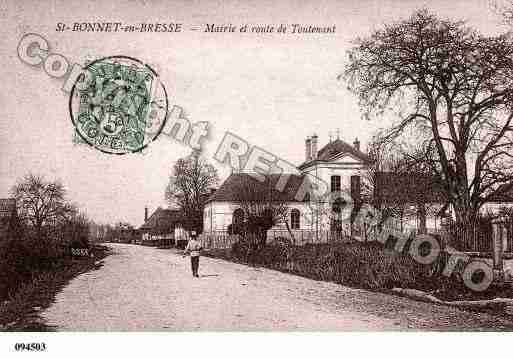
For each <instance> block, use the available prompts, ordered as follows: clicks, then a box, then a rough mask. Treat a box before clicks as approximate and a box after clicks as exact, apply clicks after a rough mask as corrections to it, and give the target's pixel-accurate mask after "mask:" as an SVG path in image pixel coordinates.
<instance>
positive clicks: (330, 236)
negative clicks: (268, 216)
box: [267, 230, 351, 246]
mask: <svg viewBox="0 0 513 359" xmlns="http://www.w3.org/2000/svg"><path fill="white" fill-rule="evenodd" d="M291 234H292V235H291ZM283 239H285V240H287V241H290V242H291V243H292V244H293V245H296V246H304V245H306V244H321V243H335V242H337V243H340V242H349V241H350V240H351V237H350V236H349V235H348V234H346V233H344V232H340V231H329V230H319V231H314V230H292V231H291V232H289V231H287V230H269V231H267V242H268V243H273V242H274V241H279V240H283Z"/></svg>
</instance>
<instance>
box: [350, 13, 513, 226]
mask: <svg viewBox="0 0 513 359" xmlns="http://www.w3.org/2000/svg"><path fill="white" fill-rule="evenodd" d="M512 54H513V41H512V37H511V35H510V34H504V35H500V36H490V37H487V36H484V35H481V34H479V33H478V32H477V31H475V30H473V29H470V28H468V27H466V26H465V24H464V23H463V22H454V21H450V20H441V19H439V18H437V17H436V16H435V15H433V14H430V13H429V12H427V11H426V10H420V11H417V12H415V13H414V14H413V15H412V16H411V17H410V18H409V19H407V20H404V21H401V22H398V23H394V24H390V25H387V26H385V27H384V28H383V29H382V30H379V31H375V32H374V33H373V34H372V35H371V36H369V37H367V38H364V39H358V40H357V41H356V43H355V47H354V48H353V49H352V50H350V51H349V64H348V65H347V67H346V70H345V73H344V77H345V78H346V79H347V80H348V82H349V88H350V90H352V91H353V92H354V93H356V94H357V95H358V98H359V101H360V105H361V107H362V109H363V111H364V115H365V117H367V118H372V117H374V116H376V115H383V114H384V113H391V112H395V113H396V115H398V117H399V121H398V122H397V123H395V124H394V125H393V126H392V127H391V128H390V129H389V131H388V133H387V138H388V139H393V138H397V137H398V136H399V135H401V134H403V133H404V132H405V131H406V130H407V129H408V128H411V127H414V126H418V127H422V128H424V129H425V130H426V131H428V133H429V135H430V136H429V137H430V141H431V143H432V146H433V148H434V149H435V152H436V161H437V162H438V165H437V166H433V169H434V170H435V171H437V175H438V177H439V178H440V179H441V181H442V184H443V188H444V191H445V192H446V195H447V200H448V202H449V203H451V204H452V206H453V208H454V210H455V214H456V220H457V221H458V222H464V223H469V222H472V221H473V220H474V219H475V218H476V216H477V214H478V212H479V209H480V207H481V206H482V204H483V203H485V202H486V201H487V200H488V199H489V198H490V197H491V196H494V195H496V194H498V192H499V191H503V190H506V189H508V186H501V185H503V184H511V185H513V182H512V179H513V155H512V154H511V153H513V152H512V150H513V136H512V131H511V130H512V127H511V121H512V119H513V110H512V107H511V104H512V99H513V58H512ZM471 157H472V158H471ZM469 159H471V161H469Z"/></svg>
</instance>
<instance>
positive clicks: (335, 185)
mask: <svg viewBox="0 0 513 359" xmlns="http://www.w3.org/2000/svg"><path fill="white" fill-rule="evenodd" d="M338 191H340V176H331V192H338Z"/></svg>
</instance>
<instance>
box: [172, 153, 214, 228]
mask: <svg viewBox="0 0 513 359" xmlns="http://www.w3.org/2000/svg"><path fill="white" fill-rule="evenodd" d="M218 182H219V177H218V175H217V170H216V169H215V167H214V166H212V165H211V164H209V163H207V162H206V161H205V160H204V159H203V158H202V157H201V156H200V153H199V152H198V151H194V152H193V153H192V154H191V155H189V156H187V157H185V158H181V159H179V160H178V161H176V163H175V164H174V166H173V172H172V174H171V177H170V179H169V184H168V185H167V187H166V192H165V197H166V199H167V201H168V202H169V203H170V204H171V205H172V206H176V207H178V208H180V209H181V211H182V214H183V221H182V224H183V226H184V228H185V229H186V230H188V231H196V232H198V233H201V232H202V230H203V208H204V206H205V202H206V200H207V199H208V197H209V195H210V190H211V189H212V188H214V187H216V186H217V184H218Z"/></svg>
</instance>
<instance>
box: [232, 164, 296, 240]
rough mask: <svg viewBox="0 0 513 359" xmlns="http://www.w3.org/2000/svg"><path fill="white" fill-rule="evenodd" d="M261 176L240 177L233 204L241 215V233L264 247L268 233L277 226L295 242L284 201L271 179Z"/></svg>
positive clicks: (288, 211) (287, 208)
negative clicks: (259, 177)
mask: <svg viewBox="0 0 513 359" xmlns="http://www.w3.org/2000/svg"><path fill="white" fill-rule="evenodd" d="M262 176H263V180H262V181H261V180H258V179H256V178H253V177H251V175H249V174H246V175H242V176H241V177H240V178H241V181H240V182H239V183H238V186H237V189H236V191H235V193H236V194H235V197H236V200H235V203H236V204H237V205H238V207H239V208H240V209H241V210H242V212H243V214H244V218H243V223H242V228H240V229H241V230H242V232H244V233H245V234H246V235H247V234H252V235H256V236H257V237H258V238H259V239H260V245H261V246H265V244H266V239H267V231H268V230H269V229H271V228H272V227H274V226H276V225H285V228H286V229H287V231H288V233H289V235H290V236H291V238H292V241H293V242H294V234H293V233H292V230H291V228H290V225H289V221H288V216H289V214H290V208H289V206H288V204H287V201H285V200H284V199H283V193H280V192H279V191H278V190H276V180H277V177H276V178H275V177H274V176H273V175H267V176H264V175H262Z"/></svg>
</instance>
